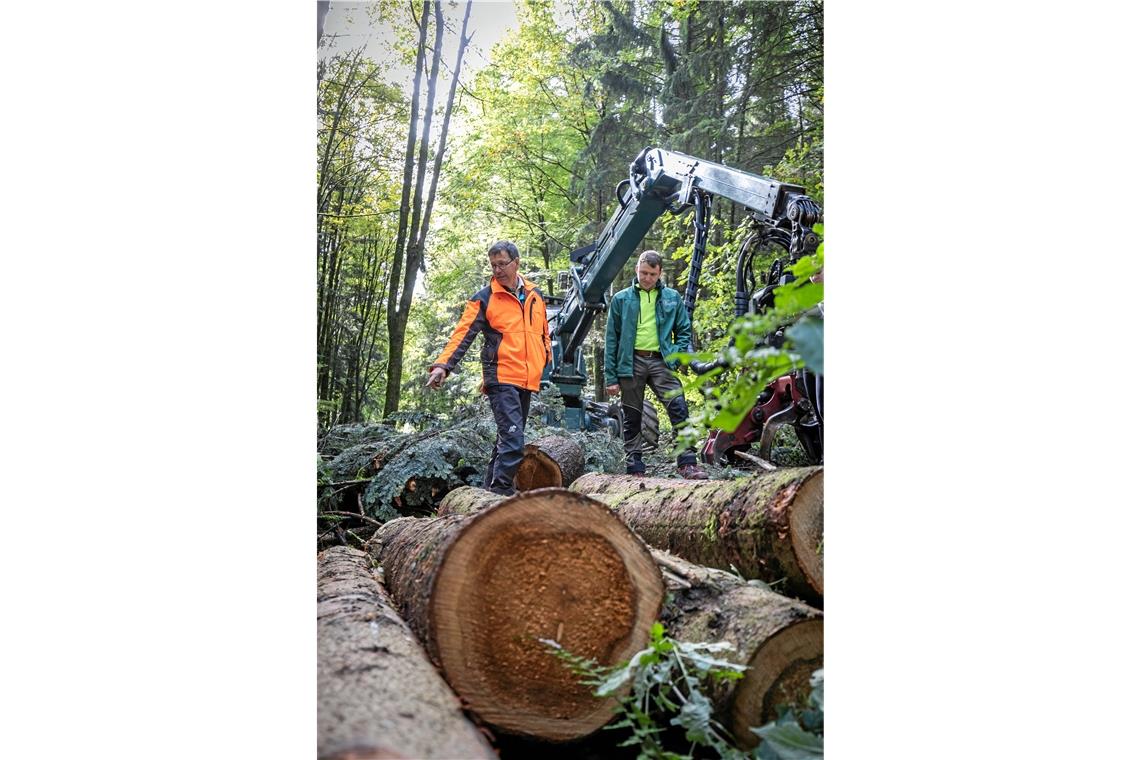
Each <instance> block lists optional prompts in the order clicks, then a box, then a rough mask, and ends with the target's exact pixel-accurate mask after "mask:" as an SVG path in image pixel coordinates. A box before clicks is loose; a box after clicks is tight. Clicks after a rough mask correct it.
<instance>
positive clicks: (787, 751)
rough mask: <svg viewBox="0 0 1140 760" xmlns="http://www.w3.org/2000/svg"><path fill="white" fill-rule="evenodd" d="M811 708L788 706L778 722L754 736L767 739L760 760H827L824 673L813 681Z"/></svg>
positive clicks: (760, 750) (757, 731) (767, 726)
mask: <svg viewBox="0 0 1140 760" xmlns="http://www.w3.org/2000/svg"><path fill="white" fill-rule="evenodd" d="M811 684H812V690H811V696H810V697H809V698H808V705H807V707H802V708H798V707H796V706H784V707H782V708H780V709H779V710H778V713H779V717H778V718H776V720H775V721H773V722H771V723H768V724H767V725H765V726H762V727H760V728H753V729H751V730H752V733H754V734H756V735H757V736H759V737H760V738H761V739H763V741H762V742H760V746H759V747H758V748H757V751H756V753H755V756H756V757H757V758H758V760H815V758H821V757H823V670H822V669H820V670H817V671H815V673H813V674H812V677H811Z"/></svg>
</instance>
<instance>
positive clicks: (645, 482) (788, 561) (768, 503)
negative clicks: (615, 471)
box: [571, 467, 823, 603]
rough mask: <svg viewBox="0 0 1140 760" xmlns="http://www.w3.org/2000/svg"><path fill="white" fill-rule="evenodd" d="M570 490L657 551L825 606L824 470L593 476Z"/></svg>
mask: <svg viewBox="0 0 1140 760" xmlns="http://www.w3.org/2000/svg"><path fill="white" fill-rule="evenodd" d="M571 490H573V491H575V492H577V493H582V494H586V495H588V496H590V497H591V498H594V499H597V500H598V501H602V502H605V503H606V504H609V505H610V506H612V507H613V508H614V510H615V511H616V512H617V514H618V516H619V517H620V518H621V519H622V520H623V521H624V522H625V523H626V524H627V525H629V527H630V528H632V529H633V530H634V531H635V532H636V533H637V534H638V535H639V536H641V538H642V539H643V540H644V541H645V542H646V543H648V544H650V545H651V546H654V547H656V548H658V549H664V550H665V551H669V552H672V553H674V554H676V555H678V556H680V557H684V558H685V559H687V560H689V561H690V562H696V563H697V564H700V565H706V566H708V567H715V568H720V569H722V570H731V569H732V568H736V570H737V571H738V572H739V573H740V574H742V575H743V576H744V577H745V578H758V579H760V580H762V581H764V582H765V583H771V584H773V585H777V586H778V587H779V588H778V590H779V591H781V592H782V593H786V594H788V595H790V596H797V597H800V598H801V599H804V600H806V601H809V602H812V603H820V602H822V599H823V468H822V467H789V468H786V469H779V470H776V471H773V472H766V473H762V474H759V475H754V476H752V477H748V478H737V479H734V480H714V481H689V480H670V479H665V478H637V477H630V476H627V475H606V474H603V473H596V472H591V473H586V474H585V475H583V476H582V477H580V478H578V479H577V480H576V481H574V484H573V486H572V487H571ZM781 579H783V585H780V581H781Z"/></svg>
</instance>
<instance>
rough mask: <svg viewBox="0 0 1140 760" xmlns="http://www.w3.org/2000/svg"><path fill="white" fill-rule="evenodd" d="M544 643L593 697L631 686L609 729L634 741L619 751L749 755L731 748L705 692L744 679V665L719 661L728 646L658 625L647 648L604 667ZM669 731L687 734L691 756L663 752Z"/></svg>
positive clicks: (673, 757)
mask: <svg viewBox="0 0 1140 760" xmlns="http://www.w3.org/2000/svg"><path fill="white" fill-rule="evenodd" d="M540 641H542V643H543V644H546V645H547V646H548V647H550V649H551V651H552V652H553V654H555V655H556V656H557V657H559V658H560V659H561V660H562V661H563V662H564V663H565V664H566V665H567V666H568V667H570V668H571V669H572V670H573V671H574V672H575V673H577V674H578V675H579V676H581V677H582V682H583V683H585V684H587V685H589V686H592V687H594V695H595V696H597V697H609V696H613V695H615V694H617V693H618V692H620V691H621V690H622V689H623V688H625V687H626V686H627V685H628V686H629V689H630V691H629V693H628V694H627V695H626V696H625V697H622V698H621V699H620V700H619V702H618V714H619V719H618V720H617V721H616V722H615V723H612V724H610V725H608V726H606V729H608V730H622V729H628V730H629V732H630V734H631V735H630V737H629V738H628V739H626V740H625V741H623V742H622V743H621V744H619V745H618V746H622V747H625V746H636V747H638V749H639V754H638V757H639V758H654V759H661V760H666V759H668V760H684V759H685V758H691V757H692V756H693V751H694V750H695V749H696V748H697V747H702V748H707V749H711V750H712V751H714V752H716V753H717V755H718V756H719V757H724V758H743V757H745V756H746V755H745V754H744V753H743V752H741V751H740V750H739V749H737V748H736V747H734V746H733V745H732V742H731V740H730V738H729V734H728V731H727V730H726V729H725V728H724V726H722V725H721V724H720V723H718V722H717V721H716V720H714V718H713V715H712V704H711V702H710V701H709V699H708V697H707V696H706V695H705V693H704V691H703V688H705V687H707V685H708V684H709V683H711V682H715V681H719V680H735V679H739V678H742V677H743V672H744V670H745V666H743V665H738V664H736V663H733V662H729V661H728V660H725V659H721V658H719V657H717V654H719V653H721V652H726V651H731V650H732V646H731V645H730V644H729V643H728V642H724V641H721V642H717V643H715V644H708V643H697V644H692V643H688V642H683V641H677V640H676V639H673V638H670V637H668V636H666V635H665V628H664V626H663V625H662V624H661V623H660V622H655V623H654V624H653V627H652V628H651V629H650V640H649V646H648V647H646V648H645V649H643V650H641V651H640V652H638V653H637V654H635V655H634V656H633V657H631V658H630V660H629V662H628V663H625V664H623V665H619V666H617V667H614V668H606V667H603V666H601V665H599V664H598V663H597V662H596V661H594V660H591V659H587V658H583V657H579V656H576V655H574V654H572V653H570V652H567V651H566V650H564V649H563V648H562V647H561V646H560V645H559V644H558V643H557V642H555V641H551V640H550V639H540ZM667 726H676V727H679V728H680V729H682V730H683V731H684V737H685V741H686V742H688V743H689V744H690V747H689V752H688V753H685V754H680V753H677V752H673V751H670V750H668V749H667V748H666V747H665V745H664V744H663V742H662V735H663V734H664V732H665V731H666V727H667Z"/></svg>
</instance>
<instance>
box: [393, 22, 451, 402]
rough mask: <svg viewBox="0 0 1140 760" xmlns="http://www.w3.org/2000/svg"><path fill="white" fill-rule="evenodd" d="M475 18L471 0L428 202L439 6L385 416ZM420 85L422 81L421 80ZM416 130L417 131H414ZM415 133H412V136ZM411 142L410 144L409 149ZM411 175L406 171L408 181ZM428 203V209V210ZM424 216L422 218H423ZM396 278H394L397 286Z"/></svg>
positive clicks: (398, 374) (396, 391)
mask: <svg viewBox="0 0 1140 760" xmlns="http://www.w3.org/2000/svg"><path fill="white" fill-rule="evenodd" d="M470 15H471V3H470V0H469V1H468V4H467V10H466V13H465V14H464V17H463V28H462V29H461V31H460V38H459V50H458V53H457V54H456V61H455V70H454V71H453V72H452V77H453V78H452V82H451V89H450V91H449V93H448V99H447V105H446V108H445V110H444V118H443V125H442V127H441V129H440V138H439V144H438V145H437V146H436V155H435V163H434V167H433V172H432V181H431V187H430V189H429V191H428V195H427V198H426V201H425V199H424V197H423V187H424V180H425V176H426V171H427V163H428V147H429V144H430V138H431V122H432V114H433V112H434V110H435V88H436V84H437V82H438V78H439V64H440V60H441V58H442V55H443V26H444V24H443V6H442V3H440V2H438V0H437V2H436V3H435V19H436V21H435V24H436V29H435V50H434V51H433V58H432V67H431V74H430V77H429V80H428V94H427V103H426V105H425V107H424V119H423V132H422V134H421V141H420V155H419V164H418V171H417V174H416V182H415V197H414V200H413V203H412V221H411V225H410V232H409V236H408V244H407V251H406V254H405V257H404V258H405V261H404V266H403V267H402V269H403V289H402V291H401V293H400V297H399V300H398V305H397V306H396V308H395V310H393V309H392V308H391V306H392V303H393V301H392V299H391V296H390V299H389V318H388V382H387V386H386V388H385V393H384V414H385V415H387V414H390V413H392V412H394V411H396V410H397V409H399V407H400V385H401V380H402V375H403V364H404V339H405V336H406V333H407V327H408V316H409V314H410V311H411V304H412V295H413V293H414V289H415V284H416V278H417V277H418V276H419V273H420V271H422V269H423V262H424V246H425V243H426V238H427V231H428V227H429V225H430V222H431V212H432V207H433V206H434V204H435V194H436V188H437V186H438V181H439V174H440V170H441V167H442V163H443V156H444V153H445V151H446V150H447V131H448V126H449V123H450V121H451V111H452V106H453V104H454V101H455V91H456V88H457V87H458V84H459V75H460V72H461V70H462V64H463V54H464V51H465V50H466V48H467V44H468V42H470V39H471V38H470V36H468V35H467V34H466V32H467V23H468V20H469V18H470ZM426 33H427V3H424V25H423V27H422V28H421V40H424V39H426ZM417 82H418V80H417ZM413 131H414V130H413ZM409 134H411V132H410V133H409ZM410 146H411V142H409V147H410ZM408 176H409V175H408V173H407V172H406V173H405V178H407V177H408ZM425 203H426V208H425ZM421 216H422V218H421ZM396 255H397V257H399V255H400V254H399V251H397V254H396ZM395 282H396V278H395V277H393V283H395Z"/></svg>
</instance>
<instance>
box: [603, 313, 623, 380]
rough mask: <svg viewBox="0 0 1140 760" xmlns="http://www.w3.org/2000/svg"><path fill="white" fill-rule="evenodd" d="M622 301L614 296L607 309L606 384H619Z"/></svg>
mask: <svg viewBox="0 0 1140 760" xmlns="http://www.w3.org/2000/svg"><path fill="white" fill-rule="evenodd" d="M620 311H621V302H620V301H619V300H618V299H617V297H614V299H613V300H611V301H610V308H608V309H606V351H605V361H604V362H603V365H602V366H603V369H604V374H605V381H606V385H617V381H618V376H617V346H618V341H619V340H620V339H621V325H620V323H621V315H620V314H619V313H618V312H620Z"/></svg>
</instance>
